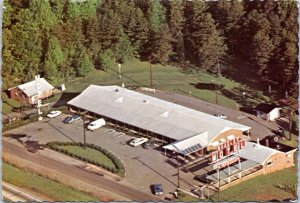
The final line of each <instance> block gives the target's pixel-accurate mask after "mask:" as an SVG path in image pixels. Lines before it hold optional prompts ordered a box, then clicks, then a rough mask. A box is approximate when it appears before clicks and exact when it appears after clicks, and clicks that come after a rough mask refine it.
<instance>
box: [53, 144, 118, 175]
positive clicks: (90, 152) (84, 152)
mask: <svg viewBox="0 0 300 203" xmlns="http://www.w3.org/2000/svg"><path fill="white" fill-rule="evenodd" d="M57 147H58V148H60V149H65V150H68V151H69V152H71V153H73V154H77V155H79V156H80V157H85V158H88V159H89V160H94V161H96V162H98V163H102V164H104V165H106V166H109V167H111V168H114V169H116V166H115V164H114V163H113V161H112V160H111V159H110V158H108V157H107V156H105V155H104V154H103V153H101V152H100V151H98V150H95V149H92V148H89V147H87V148H86V149H84V148H82V147H80V146H70V145H69V146H57Z"/></svg>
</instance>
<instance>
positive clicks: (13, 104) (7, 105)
mask: <svg viewBox="0 0 300 203" xmlns="http://www.w3.org/2000/svg"><path fill="white" fill-rule="evenodd" d="M2 102H3V103H2V113H4V114H8V113H11V111H12V109H13V108H18V107H21V106H22V103H21V102H19V101H16V100H13V99H9V98H4V99H3V101H2Z"/></svg>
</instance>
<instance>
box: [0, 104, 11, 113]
mask: <svg viewBox="0 0 300 203" xmlns="http://www.w3.org/2000/svg"><path fill="white" fill-rule="evenodd" d="M11 110H12V107H11V106H10V105H8V104H7V103H4V102H3V103H2V113H3V114H8V113H10V112H11Z"/></svg>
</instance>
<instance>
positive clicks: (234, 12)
mask: <svg viewBox="0 0 300 203" xmlns="http://www.w3.org/2000/svg"><path fill="white" fill-rule="evenodd" d="M211 12H212V15H213V17H214V19H215V21H216V23H217V24H218V28H219V30H220V31H221V34H222V35H223V36H224V37H225V43H226V44H227V46H228V49H229V52H230V53H232V54H234V55H236V54H237V53H238V52H237V49H238V47H239V43H240V38H241V36H240V33H241V21H242V17H243V16H244V14H245V9H244V2H243V1H236V0H234V1H227V0H219V1H218V2H217V4H216V5H215V6H213V7H212V8H211Z"/></svg>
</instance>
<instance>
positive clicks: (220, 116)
mask: <svg viewBox="0 0 300 203" xmlns="http://www.w3.org/2000/svg"><path fill="white" fill-rule="evenodd" d="M215 117H218V118H223V119H225V118H227V116H225V115H224V114H220V113H217V114H215Z"/></svg>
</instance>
